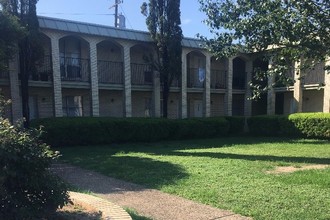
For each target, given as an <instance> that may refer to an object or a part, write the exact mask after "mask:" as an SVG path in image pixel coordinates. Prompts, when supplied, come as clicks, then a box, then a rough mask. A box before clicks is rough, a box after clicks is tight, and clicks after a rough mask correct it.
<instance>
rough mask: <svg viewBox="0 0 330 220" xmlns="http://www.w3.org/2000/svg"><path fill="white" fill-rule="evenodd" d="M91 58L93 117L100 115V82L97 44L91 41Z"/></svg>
mask: <svg viewBox="0 0 330 220" xmlns="http://www.w3.org/2000/svg"><path fill="white" fill-rule="evenodd" d="M89 51H90V52H89V56H90V63H91V100H92V106H91V110H92V116H99V115H100V104H99V82H98V74H97V71H98V70H97V46H96V42H94V41H89Z"/></svg>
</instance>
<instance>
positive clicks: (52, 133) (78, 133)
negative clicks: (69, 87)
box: [31, 117, 229, 147]
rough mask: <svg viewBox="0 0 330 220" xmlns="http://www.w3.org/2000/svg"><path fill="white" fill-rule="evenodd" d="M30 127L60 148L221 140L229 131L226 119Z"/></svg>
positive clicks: (44, 122) (78, 121) (59, 122)
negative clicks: (181, 140)
mask: <svg viewBox="0 0 330 220" xmlns="http://www.w3.org/2000/svg"><path fill="white" fill-rule="evenodd" d="M31 125H33V126H34V127H38V126H40V125H41V126H43V127H44V130H45V131H46V132H45V134H44V135H43V140H44V141H45V142H47V143H49V144H51V145H52V146H58V147H60V146H74V145H96V144H111V143H122V142H136V141H138V142H151V141H160V140H179V139H187V138H189V139H190V138H211V137H222V136H226V135H227V134H228V130H229V123H228V121H226V120H225V119H224V118H200V119H183V120H171V119H155V118H102V117H100V118H48V119H39V120H35V121H33V122H32V123H31Z"/></svg>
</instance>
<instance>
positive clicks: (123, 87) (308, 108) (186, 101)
mask: <svg viewBox="0 0 330 220" xmlns="http://www.w3.org/2000/svg"><path fill="white" fill-rule="evenodd" d="M39 24H40V28H41V32H42V35H43V36H42V45H43V47H44V54H45V55H44V58H43V60H41V61H40V62H39V64H38V70H37V71H36V72H35V73H34V74H32V76H31V77H30V81H29V95H30V99H29V107H30V117H31V119H33V118H46V117H66V116H68V117H79V116H93V117H98V116H108V117H161V115H162V110H161V109H162V99H161V97H162V96H161V92H162V91H161V82H160V80H159V75H158V74H157V72H156V71H154V70H153V69H152V66H151V65H149V64H148V63H147V62H146V59H145V58H146V57H148V56H149V57H150V56H154V55H155V52H154V49H153V47H152V40H151V38H150V35H149V33H147V32H141V31H135V30H128V29H120V28H114V27H108V26H102V25H96V24H89V23H82V22H75V21H69V20H62V19H56V18H49V17H39ZM182 46H183V53H182V67H178V68H182V76H181V78H180V79H177V80H175V81H174V83H173V84H172V87H171V89H170V96H169V103H168V115H169V118H187V117H216V116H224V115H229V116H230V115H244V116H251V115H264V114H269V115H272V114H290V113H293V112H329V111H330V74H326V73H325V71H324V70H323V66H324V65H322V64H320V65H318V66H317V67H316V68H315V69H313V70H311V71H305V72H304V73H301V75H300V74H298V75H297V74H293V72H296V71H293V72H292V74H293V75H292V77H293V78H294V79H296V80H295V83H293V84H292V85H290V86H283V85H277V86H276V87H275V88H273V89H271V90H269V91H268V92H267V93H265V94H263V95H262V97H261V99H260V100H258V101H251V100H249V99H247V98H248V97H250V95H251V91H250V89H249V86H248V83H249V81H251V80H252V77H253V69H254V68H256V67H259V68H268V65H269V64H268V63H265V62H263V61H261V60H258V59H257V58H255V57H254V56H253V55H251V54H240V55H237V56H236V57H231V58H227V59H222V60H219V59H216V58H215V57H212V55H211V54H210V53H208V52H207V51H206V50H205V49H203V48H202V47H201V42H200V41H199V40H197V39H191V38H184V39H183V41H182ZM302 76H303V77H302ZM264 83H268V84H272V83H273V80H272V79H268V81H267V82H264ZM0 86H1V90H2V93H3V94H4V95H5V97H6V98H10V99H11V100H12V104H11V106H10V108H9V109H8V117H10V118H11V119H12V120H13V121H15V120H17V119H20V118H21V117H22V110H21V109H22V108H21V98H20V81H19V68H18V60H17V59H16V60H15V59H14V60H12V61H11V62H10V71H9V73H8V72H3V73H0Z"/></svg>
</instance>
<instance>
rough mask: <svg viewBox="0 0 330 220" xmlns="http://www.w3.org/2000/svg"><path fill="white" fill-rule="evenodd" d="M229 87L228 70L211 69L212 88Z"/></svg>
mask: <svg viewBox="0 0 330 220" xmlns="http://www.w3.org/2000/svg"><path fill="white" fill-rule="evenodd" d="M226 87H227V71H225V70H211V88H212V89H225V88H226Z"/></svg>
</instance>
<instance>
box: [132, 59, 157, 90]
mask: <svg viewBox="0 0 330 220" xmlns="http://www.w3.org/2000/svg"><path fill="white" fill-rule="evenodd" d="M131 72H132V85H152V82H153V74H152V67H151V65H148V64H139V63H131Z"/></svg>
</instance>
